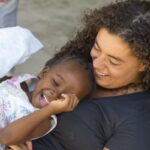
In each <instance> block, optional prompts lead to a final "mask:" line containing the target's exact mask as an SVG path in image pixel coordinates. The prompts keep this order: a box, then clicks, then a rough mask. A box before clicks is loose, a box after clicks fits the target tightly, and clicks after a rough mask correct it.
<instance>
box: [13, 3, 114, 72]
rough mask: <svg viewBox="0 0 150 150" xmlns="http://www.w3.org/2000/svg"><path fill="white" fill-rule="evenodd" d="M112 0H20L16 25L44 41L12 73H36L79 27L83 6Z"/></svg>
mask: <svg viewBox="0 0 150 150" xmlns="http://www.w3.org/2000/svg"><path fill="white" fill-rule="evenodd" d="M112 1H113V0H20V3H19V7H18V25H20V26H22V27H26V28H28V29H30V30H31V31H32V32H33V34H34V35H35V36H36V37H37V38H38V39H39V40H40V41H41V42H42V43H43V44H44V48H43V50H41V51H39V52H38V53H37V54H35V55H33V56H32V57H31V58H30V59H29V60H28V61H27V62H25V63H24V64H22V65H20V66H17V67H16V71H15V72H14V74H18V73H22V72H28V73H33V74H37V73H38V72H39V71H40V70H41V69H42V67H43V65H44V63H45V62H46V60H48V59H49V58H51V57H52V55H53V54H54V52H55V51H56V50H58V49H59V48H60V47H61V46H62V45H64V44H65V43H66V41H67V40H68V39H69V38H71V37H73V35H75V32H76V30H77V29H78V28H79V27H80V26H81V20H80V19H81V16H82V14H83V12H84V10H85V9H87V8H95V7H99V6H103V5H106V4H107V3H110V2H112Z"/></svg>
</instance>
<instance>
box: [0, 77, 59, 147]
mask: <svg viewBox="0 0 150 150" xmlns="http://www.w3.org/2000/svg"><path fill="white" fill-rule="evenodd" d="M32 78H35V77H34V76H32V75H30V74H23V75H19V76H16V77H14V78H11V79H9V80H6V81H4V82H2V83H1V84H0V128H4V127H5V126H7V124H9V123H11V122H13V121H15V120H17V119H19V118H21V117H23V116H26V115H28V114H30V113H32V112H34V111H36V110H38V109H37V108H35V107H33V106H32V104H31V103H30V102H29V100H28V97H27V95H26V94H25V92H24V91H23V90H22V89H21V87H20V83H21V82H23V81H26V80H29V79H32ZM51 123H52V127H51V128H50V130H49V131H48V132H47V133H49V132H50V131H51V130H53V129H54V128H55V127H56V125H57V119H56V117H55V116H51ZM47 133H46V134H47ZM46 134H44V135H46ZM44 135H43V136H44ZM38 138H39V137H38ZM4 148H5V145H2V144H0V150H4Z"/></svg>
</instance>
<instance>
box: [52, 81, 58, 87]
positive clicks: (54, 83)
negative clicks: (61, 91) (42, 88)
mask: <svg viewBox="0 0 150 150" xmlns="http://www.w3.org/2000/svg"><path fill="white" fill-rule="evenodd" d="M52 82H53V85H54V86H57V87H58V86H59V83H58V82H57V81H56V80H55V79H52Z"/></svg>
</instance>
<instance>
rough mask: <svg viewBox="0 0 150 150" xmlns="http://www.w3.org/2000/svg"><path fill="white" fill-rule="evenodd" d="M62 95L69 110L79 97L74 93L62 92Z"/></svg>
mask: <svg viewBox="0 0 150 150" xmlns="http://www.w3.org/2000/svg"><path fill="white" fill-rule="evenodd" d="M62 97H64V99H65V100H66V101H67V103H68V109H69V110H73V109H74V107H75V106H76V105H77V104H78V103H79V99H78V98H77V96H76V95H75V94H62Z"/></svg>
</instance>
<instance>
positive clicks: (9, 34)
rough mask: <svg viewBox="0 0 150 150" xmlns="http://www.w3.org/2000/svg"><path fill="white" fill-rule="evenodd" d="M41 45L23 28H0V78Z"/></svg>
mask: <svg viewBox="0 0 150 150" xmlns="http://www.w3.org/2000/svg"><path fill="white" fill-rule="evenodd" d="M42 47H43V45H42V43H41V42H40V41H39V40H38V39H37V38H36V37H35V36H34V35H33V34H32V33H31V32H30V31H29V30H27V29H25V28H22V27H19V26H17V27H8V28H0V78H1V77H3V76H5V75H6V74H7V73H8V72H9V71H10V70H11V69H12V68H13V67H14V66H15V65H17V64H21V63H23V62H25V61H26V60H27V59H28V58H29V57H30V56H31V55H32V54H34V53H35V52H37V51H39V50H40V49H41V48H42Z"/></svg>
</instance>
